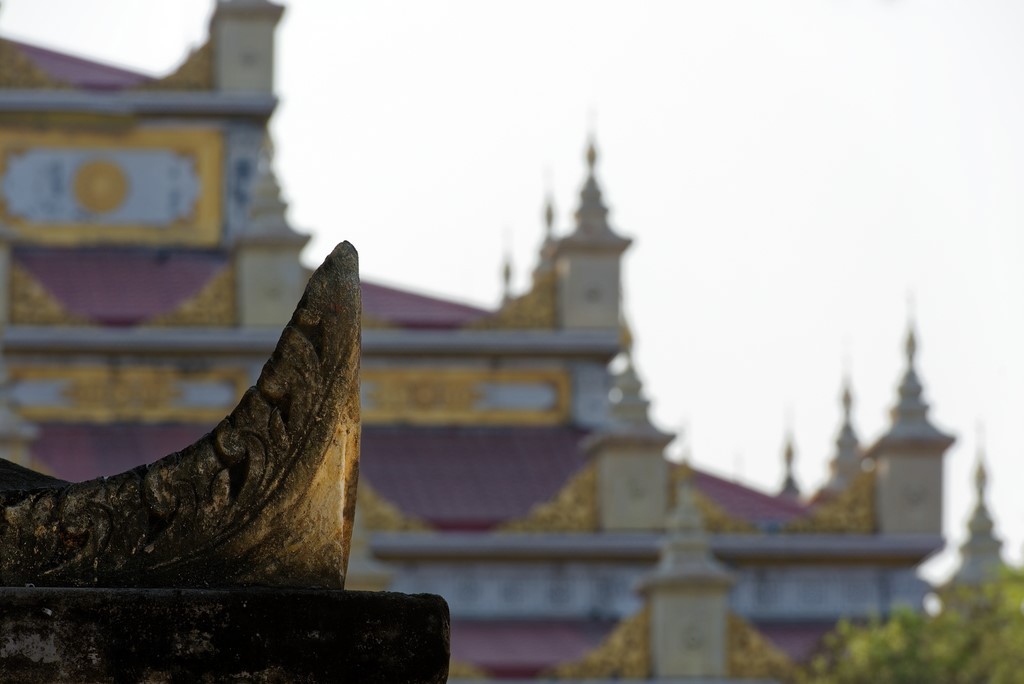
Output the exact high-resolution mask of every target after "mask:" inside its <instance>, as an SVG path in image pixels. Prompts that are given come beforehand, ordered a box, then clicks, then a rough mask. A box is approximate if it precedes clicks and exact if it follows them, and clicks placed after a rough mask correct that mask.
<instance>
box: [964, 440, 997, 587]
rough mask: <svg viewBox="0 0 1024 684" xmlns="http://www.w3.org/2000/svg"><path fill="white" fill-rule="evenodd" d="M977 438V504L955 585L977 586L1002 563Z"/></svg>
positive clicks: (975, 474)
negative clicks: (986, 499) (987, 500)
mask: <svg viewBox="0 0 1024 684" xmlns="http://www.w3.org/2000/svg"><path fill="white" fill-rule="evenodd" d="M979 432H980V431H979ZM980 441H981V440H980V438H979V447H978V464H977V466H976V467H975V471H974V492H975V497H976V499H975V501H976V503H975V505H974V512H973V513H972V514H971V519H970V521H969V522H968V523H967V529H968V534H967V541H965V542H964V543H963V545H962V546H961V547H960V556H961V558H962V559H963V560H962V563H961V565H960V569H959V570H957V572H956V575H954V577H953V583H954V584H970V585H978V584H982V583H984V582H986V581H988V580H991V579H994V576H995V573H996V572H997V571H998V569H999V567H1000V566H1001V565H1002V562H1003V561H1002V558H1001V557H1000V555H999V552H1000V549H1001V548H1002V542H1001V541H1000V540H999V539H998V538H997V537H996V536H995V534H994V533H993V528H994V527H995V526H994V524H993V523H992V516H991V515H990V514H989V511H988V505H987V503H986V501H985V496H986V489H987V488H988V472H987V471H986V469H985V454H984V451H983V449H982V447H981V446H980Z"/></svg>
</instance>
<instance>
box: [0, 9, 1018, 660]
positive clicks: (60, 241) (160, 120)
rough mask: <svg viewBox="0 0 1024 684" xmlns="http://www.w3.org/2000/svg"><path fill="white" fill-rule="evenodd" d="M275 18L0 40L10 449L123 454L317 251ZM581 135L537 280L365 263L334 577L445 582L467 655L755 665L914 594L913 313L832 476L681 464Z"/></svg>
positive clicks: (921, 409) (930, 442) (268, 315)
mask: <svg viewBox="0 0 1024 684" xmlns="http://www.w3.org/2000/svg"><path fill="white" fill-rule="evenodd" d="M281 13H282V8H281V7H280V6H277V5H274V4H271V3H269V2H265V1H264V0H234V1H231V2H220V3H218V4H217V6H216V11H215V13H214V15H213V18H212V20H211V23H210V33H209V39H208V41H207V42H206V43H205V44H204V45H203V46H202V47H200V48H198V49H197V50H195V51H194V52H193V53H192V54H191V55H189V56H188V58H187V59H186V60H185V61H184V63H183V64H181V66H180V67H179V68H178V69H177V70H176V71H174V72H173V73H171V74H169V75H168V76H166V77H164V78H157V79H154V78H151V77H148V76H145V75H142V74H137V73H133V72H132V71H129V70H125V69H121V68H114V67H111V66H107V65H104V64H99V63H95V62H92V61H88V60H85V59H81V58H78V57H75V56H73V55H68V54H63V53H59V52H54V51H51V50H47V49H42V48H39V47H35V46H32V45H28V44H25V43H21V42H16V41H12V40H0V87H2V88H3V93H2V97H0V201H2V203H0V225H2V229H3V231H2V233H0V283H2V284H3V287H4V290H3V296H2V297H0V320H2V323H3V327H4V331H5V332H4V339H3V361H4V364H5V366H6V375H5V381H4V386H3V392H2V393H0V400H2V402H3V404H2V406H0V415H2V420H0V431H2V432H0V455H3V456H5V457H7V458H9V459H11V460H15V461H17V462H20V463H23V464H25V465H28V466H30V467H32V468H35V469H37V470H40V471H42V472H46V473H49V474H51V475H54V476H56V477H59V478H63V479H68V480H81V479H87V478H91V477H96V476H100V475H107V474H112V473H116V472H119V471H121V470H124V469H126V468H130V467H133V466H136V465H140V464H143V463H147V462H150V461H152V460H154V459H156V458H158V457H160V456H162V455H164V454H167V453H170V452H172V451H174V450H175V449H177V448H179V447H181V446H183V445H185V444H187V443H189V442H191V441H192V440H193V439H195V438H196V437H198V436H200V435H201V434H203V433H204V432H206V431H207V430H209V429H210V428H211V427H212V426H213V425H214V424H215V423H216V421H218V420H219V419H220V418H221V417H223V416H224V415H225V414H226V413H227V412H228V411H229V409H230V408H231V407H232V406H233V405H234V403H235V401H236V400H237V399H238V398H239V396H240V395H241V393H242V392H243V391H244V389H245V388H247V387H248V386H249V385H250V384H251V383H252V382H253V381H254V380H255V378H256V377H257V375H258V373H259V370H260V367H261V364H262V362H263V361H264V360H265V359H266V357H267V355H268V354H269V352H270V351H271V349H272V348H273V345H274V343H275V342H276V337H277V334H278V333H279V330H280V327H281V326H282V325H283V324H284V323H285V322H286V321H287V319H288V317H289V315H290V313H291V309H292V307H293V306H294V304H295V302H297V301H298V298H299V296H300V295H301V292H302V288H303V285H304V282H305V278H306V276H307V275H308V274H307V271H306V270H305V269H304V268H303V267H302V265H301V264H300V261H299V253H300V251H301V249H302V248H303V246H304V245H305V244H306V240H307V237H306V236H305V235H303V234H302V233H299V232H297V231H296V230H294V229H293V227H292V226H291V225H290V224H289V221H288V218H287V215H286V205H285V203H284V202H283V200H282V198H281V196H280V189H279V187H278V184H277V180H276V178H275V175H274V155H273V144H272V143H271V141H270V138H269V135H268V132H267V122H268V120H269V118H270V116H271V115H272V114H273V112H274V109H275V106H276V99H275V89H274V83H273V65H274V31H275V26H276V24H277V22H278V20H279V18H280V16H281ZM280 142H281V144H282V145H287V144H288V141H287V140H282V141H280ZM585 156H586V162H587V168H588V172H587V175H586V177H584V178H582V179H581V190H580V193H579V199H578V204H577V207H576V212H575V222H574V225H573V226H572V228H571V230H570V231H569V232H568V234H565V235H562V236H556V234H555V230H554V212H553V210H552V208H551V207H550V204H549V205H548V208H547V211H546V220H545V224H546V231H547V232H546V235H545V238H544V240H543V242H542V244H540V245H539V247H538V251H537V257H536V266H535V268H534V270H533V274H532V278H531V283H530V285H529V288H528V289H527V291H525V292H514V291H512V287H511V284H510V283H511V277H510V267H509V266H508V265H506V267H505V283H506V286H505V294H504V297H503V300H502V301H501V303H500V304H499V305H497V306H495V307H494V308H491V309H483V308H477V307H472V306H467V305H464V304H461V303H458V302H454V301H447V300H444V299H440V298H436V297H431V296H427V295H424V294H422V293H417V292H413V291H407V290H401V289H395V288H391V287H386V286H383V285H378V284H374V283H370V282H364V285H363V297H364V317H363V330H364V334H363V343H364V356H363V375H362V392H363V398H362V399H363V420H364V426H363V454H362V477H361V481H360V499H359V505H358V519H357V536H356V540H355V543H354V545H353V558H352V561H351V567H350V575H349V586H350V588H366V589H384V588H390V589H393V590H397V591H405V592H434V593H438V594H441V595H443V596H444V597H445V598H446V599H447V600H448V601H449V604H450V606H451V611H452V620H453V622H452V651H453V679H454V678H460V677H462V678H473V679H481V678H497V679H517V678H518V679H529V678H536V677H542V678H556V679H558V678H561V679H595V680H602V679H616V678H618V679H629V678H634V679H644V678H648V677H654V678H673V677H676V678H678V677H684V676H704V677H722V676H730V677H735V678H753V679H771V678H776V677H782V676H784V674H785V672H787V671H788V669H789V668H791V667H792V666H793V665H794V663H799V662H803V661H805V660H806V659H807V658H808V657H810V655H811V654H812V653H813V652H814V651H815V649H816V648H817V647H818V645H819V644H820V642H821V639H822V637H823V635H825V634H826V633H827V632H829V631H830V630H831V629H832V628H833V627H834V626H835V624H836V622H837V621H838V620H839V619H840V618H854V619H856V618H867V617H869V616H871V615H885V614H886V613H888V612H889V611H890V610H892V609H893V608H894V607H896V606H901V605H902V606H911V607H915V608H920V607H921V606H922V601H923V599H924V597H925V595H926V594H927V593H928V592H929V591H930V587H929V586H928V585H927V584H926V583H925V582H924V581H922V580H921V579H920V578H919V577H918V575H917V572H916V570H917V567H918V565H919V564H920V563H921V562H922V561H924V560H925V559H926V558H928V557H929V556H931V555H932V554H934V553H935V552H937V551H938V550H940V549H942V548H943V546H944V540H943V536H942V512H943V456H944V453H945V452H946V450H947V449H948V448H949V447H950V445H951V444H952V443H953V437H952V436H951V435H949V434H947V433H946V432H945V431H944V430H942V429H939V428H937V427H936V426H934V425H933V424H932V423H931V422H930V420H929V418H928V410H927V404H926V403H925V399H924V394H923V387H922V379H921V378H919V377H918V375H917V372H916V367H915V356H916V353H917V339H916V334H915V331H914V330H913V329H912V328H911V329H909V330H908V331H907V336H906V345H905V349H904V350H903V355H904V357H905V360H904V371H903V375H902V377H901V378H894V381H896V382H897V384H898V392H897V395H896V396H894V397H893V400H892V411H891V423H890V425H889V426H888V428H887V429H886V430H885V431H884V432H883V433H882V434H880V435H877V436H875V437H873V438H871V439H867V440H864V441H862V440H861V439H860V438H859V437H858V435H857V432H856V430H855V428H854V426H853V425H852V424H851V422H852V421H851V406H852V402H853V401H854V397H853V390H852V388H851V387H850V386H849V383H848V382H844V383H843V384H842V386H841V387H839V385H840V383H839V382H837V390H839V391H841V402H842V406H843V409H844V416H845V419H844V421H843V422H842V424H840V425H837V426H835V428H834V429H835V432H836V441H835V450H834V454H833V456H832V460H831V477H830V479H829V480H828V482H827V483H826V485H825V486H824V487H823V488H822V489H820V491H804V492H802V491H800V490H799V488H798V487H797V485H796V481H795V480H794V478H793V477H792V468H793V464H794V460H795V458H796V454H795V451H794V447H793V444H792V440H787V442H786V443H785V444H783V445H781V448H780V452H781V453H780V455H779V458H780V459H782V460H783V462H784V463H785V466H786V472H787V477H786V479H785V482H784V483H783V485H782V486H781V487H780V488H779V489H778V490H777V491H760V490H757V489H754V488H751V487H748V486H744V485H742V484H739V483H737V482H733V481H728V480H725V479H722V478H720V477H717V476H715V475H713V474H710V473H708V472H704V471H702V470H701V469H699V468H696V467H693V466H692V465H691V464H689V463H687V462H673V461H670V460H669V459H667V458H666V453H665V450H666V447H667V446H668V444H669V443H670V442H671V441H672V439H673V437H674V436H673V435H672V434H669V433H667V432H664V431H662V430H660V429H658V428H657V427H655V426H654V425H652V423H651V421H650V420H649V416H648V402H647V400H646V398H645V396H644V391H643V386H642V379H641V378H640V377H638V374H637V372H636V370H635V368H634V366H633V362H632V358H631V350H632V339H633V334H634V332H633V331H631V330H630V329H629V326H628V325H627V323H626V320H627V314H628V312H624V311H623V310H622V304H621V302H622V296H621V289H622V276H621V268H620V266H621V260H622V257H623V254H624V253H625V252H626V250H627V249H634V247H631V240H630V238H629V236H628V235H625V234H623V233H620V232H619V231H618V230H617V229H616V228H615V226H614V221H613V220H611V218H610V217H609V214H608V210H607V208H606V204H605V200H604V197H603V188H602V187H601V185H600V183H599V174H598V170H599V150H598V147H597V145H596V142H595V141H594V140H591V141H590V142H589V144H588V145H587V146H586V149H585ZM610 191H611V192H612V193H614V188H612V189H610ZM357 247H358V245H357ZM398 248H399V246H398V245H397V243H396V249H398ZM657 248H658V246H657V245H656V244H643V245H638V246H637V247H635V249H657ZM438 266H439V267H440V268H444V266H445V265H444V264H438ZM636 334H638V335H642V334H643V331H642V330H640V331H636ZM898 352H899V350H895V349H894V350H893V353H894V354H896V353H898ZM836 376H837V380H838V379H839V378H840V376H841V373H840V372H839V370H838V369H837V373H836ZM722 383H724V384H728V385H733V386H735V391H736V392H742V391H743V386H742V378H738V377H723V378H722ZM735 420H736V430H738V431H741V430H743V417H742V416H735ZM976 488H977V492H978V497H979V498H978V506H977V510H976V512H975V515H974V518H973V519H972V523H971V533H972V534H971V539H970V540H969V542H968V543H967V545H966V546H965V551H964V555H965V558H966V559H967V562H966V563H965V564H964V569H963V571H962V572H961V574H960V575H958V577H959V579H960V580H961V581H965V582H976V581H980V580H981V579H982V578H984V577H985V576H986V575H988V574H989V573H991V572H992V569H993V568H994V567H995V566H996V565H998V563H999V543H998V541H996V540H995V538H994V537H993V534H992V522H991V518H990V516H989V515H988V512H987V508H986V507H985V504H984V489H985V474H984V471H983V470H982V469H981V466H979V474H978V478H977V483H976ZM296 524H302V521H296Z"/></svg>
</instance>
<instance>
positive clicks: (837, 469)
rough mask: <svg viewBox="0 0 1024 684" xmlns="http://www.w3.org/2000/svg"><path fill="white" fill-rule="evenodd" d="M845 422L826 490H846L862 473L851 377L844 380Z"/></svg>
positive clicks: (840, 429)
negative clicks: (855, 426)
mask: <svg viewBox="0 0 1024 684" xmlns="http://www.w3.org/2000/svg"><path fill="white" fill-rule="evenodd" d="M841 401H842V404H843V422H842V425H841V426H840V427H839V434H838V435H836V451H835V455H834V456H833V457H832V462H831V463H830V464H829V468H830V470H831V476H830V477H829V481H828V484H826V485H825V489H826V490H828V491H830V492H839V491H842V490H843V489H846V487H848V486H849V485H850V484H851V483H852V482H853V480H854V478H856V477H857V476H858V475H859V474H860V472H861V460H860V459H861V449H860V440H858V439H857V433H856V431H855V430H854V429H853V418H852V413H853V393H852V392H851V391H850V377H849V375H847V376H846V377H845V378H843V393H842V396H841Z"/></svg>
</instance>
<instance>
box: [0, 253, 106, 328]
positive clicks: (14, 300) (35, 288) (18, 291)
mask: <svg viewBox="0 0 1024 684" xmlns="http://www.w3.org/2000/svg"><path fill="white" fill-rule="evenodd" d="M10 278H11V280H10V300H9V302H8V304H9V306H10V314H9V315H10V318H11V323H15V324H19V325H89V321H88V319H86V318H84V317H82V316H77V315H75V314H72V313H71V312H69V311H68V310H67V309H66V308H65V307H64V305H63V304H61V303H60V301H59V300H58V299H57V298H56V297H55V296H53V294H52V293H51V292H50V291H49V290H47V289H46V287H44V286H43V284H42V283H40V282H39V281H38V280H36V278H35V276H33V275H32V274H31V273H30V272H29V271H28V269H26V268H25V267H23V266H21V265H19V264H11V273H10Z"/></svg>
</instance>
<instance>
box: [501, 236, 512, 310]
mask: <svg viewBox="0 0 1024 684" xmlns="http://www.w3.org/2000/svg"><path fill="white" fill-rule="evenodd" d="M510 299H512V252H511V250H508V249H506V250H505V256H504V257H503V258H502V264H501V301H502V303H506V302H508V301H509V300H510Z"/></svg>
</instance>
